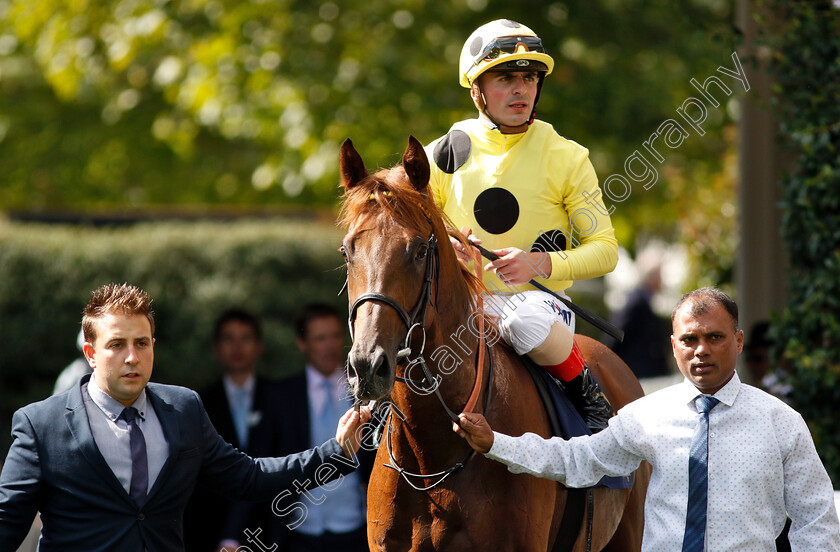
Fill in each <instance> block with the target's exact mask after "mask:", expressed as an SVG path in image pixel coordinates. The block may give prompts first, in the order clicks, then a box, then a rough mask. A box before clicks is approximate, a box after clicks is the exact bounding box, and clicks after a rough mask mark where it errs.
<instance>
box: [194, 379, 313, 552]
mask: <svg viewBox="0 0 840 552" xmlns="http://www.w3.org/2000/svg"><path fill="white" fill-rule="evenodd" d="M277 390H278V384H277V383H276V382H273V381H271V380H268V379H265V378H262V377H257V378H256V381H255V382H254V401H253V405H252V412H254V414H255V419H254V420H253V423H252V424H251V425H250V428H249V433H248V446H247V447H242V444H241V443H240V442H239V436H238V435H237V433H236V427H235V426H234V423H233V416H232V415H231V410H230V403H229V402H228V398H227V393H226V392H225V385H224V381H223V380H221V379H219V380H218V381H216V382H214V383H213V384H212V385H210V386H209V387H207V388H206V389H204V390H202V391H200V392H199V395H200V396H201V400H202V402H203V403H204V408H205V410H206V411H207V415H208V416H209V418H210V421H211V422H212V423H213V426H214V427H215V428H216V431H218V432H219V435H221V437H222V439H224V440H225V441H227V442H228V443H230V444H231V445H233V446H234V447H236V448H237V449H239V450H241V451H243V452H245V453H246V454H248V455H249V456H252V457H268V456H284V453H283V452H282V451H283V450H284V449H283V448H282V447H281V443H282V441H283V435H282V433H281V431H280V428H281V426H280V421H281V419H282V418H283V416H284V415H285V413H284V411H283V407H282V405H283V403H282V401H280V400H279V398H278V396H277V394H278V393H277ZM307 448H309V447H303V448H302V449H301V450H306V449H307ZM283 525H284V521H283V520H282V519H281V518H279V517H278V516H276V515H273V514H272V512H271V503H270V502H269V501H266V502H261V503H236V502H235V501H231V500H228V499H225V498H221V497H220V496H219V495H218V494H216V493H214V492H213V491H212V490H211V489H207V488H205V487H203V486H201V485H199V486H197V487H196V489H195V491H194V492H193V495H192V497H191V498H190V501H189V502H188V504H187V508H186V510H185V512H184V542H185V544H186V548H187V550H188V551H190V552H193V551H195V552H208V551H213V550H215V549H216V548H217V546H218V544H219V542H220V541H221V540H222V539H234V540H237V541H239V542H243V543H244V539H245V537H244V535H243V531H244V530H245V529H246V528H250V529H255V528H257V527H259V528H261V529H263V532H264V534H263V536H261V537H260V540H262V541H263V542H265V543H267V544H269V545H270V544H271V543H272V542H273V541H276V540H277V539H278V538H282V537H281V535H282V534H283V529H282V526H283Z"/></svg>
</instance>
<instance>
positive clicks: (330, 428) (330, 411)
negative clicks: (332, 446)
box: [315, 379, 338, 445]
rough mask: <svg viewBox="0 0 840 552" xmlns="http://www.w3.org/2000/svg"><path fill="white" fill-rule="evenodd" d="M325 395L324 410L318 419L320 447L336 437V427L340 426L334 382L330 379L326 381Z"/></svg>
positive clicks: (318, 442)
mask: <svg viewBox="0 0 840 552" xmlns="http://www.w3.org/2000/svg"><path fill="white" fill-rule="evenodd" d="M323 385H324V395H325V397H326V400H325V402H324V409H323V410H322V411H321V415H320V416H319V417H318V433H319V434H320V435H318V440H317V442H316V443H315V444H316V445H320V444H321V443H323V442H324V441H327V440H329V439H331V438H333V437H335V430H336V426H337V425H338V416H337V415H336V408H335V399H334V398H333V387H332V382H331V381H330V380H328V379H325V380H324V384H323Z"/></svg>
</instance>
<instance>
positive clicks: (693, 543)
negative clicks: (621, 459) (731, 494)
mask: <svg viewBox="0 0 840 552" xmlns="http://www.w3.org/2000/svg"><path fill="white" fill-rule="evenodd" d="M719 402H720V401H719V400H718V399H716V398H714V397H712V396H711V395H700V396H699V397H697V398H696V399H694V405H695V406H696V407H697V412H698V413H699V414H700V419H699V420H698V421H697V427H695V428H694V436H693V437H692V439H691V453H690V456H689V458H688V508H687V509H686V514H685V536H684V537H683V547H682V552H703V550H704V547H705V543H706V509H707V505H708V491H709V411H710V410H712V409H713V408H714V407H715V406H716V405H717V404H718V403H719Z"/></svg>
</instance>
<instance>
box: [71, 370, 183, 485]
mask: <svg viewBox="0 0 840 552" xmlns="http://www.w3.org/2000/svg"><path fill="white" fill-rule="evenodd" d="M94 374H95V373H94ZM82 399H83V400H84V403H85V411H86V412H87V415H88V420H89V422H90V430H91V432H92V433H93V440H94V442H96V447H97V448H98V449H99V452H100V453H101V454H102V457H103V458H104V459H105V462H106V463H107V464H108V466H109V467H110V468H111V471H112V472H114V475H115V476H116V477H117V479H118V480H119V482H120V484H121V485H122V486H123V488H124V489H125V491H126V492H129V489H130V487H131V443H130V441H129V436H128V422H126V421H125V420H123V419H122V418H120V414H122V411H123V410H124V409H125V407H124V406H123V405H122V404H121V403H120V402H119V401H118V400H117V399H115V398H113V397H111V396H110V395H108V394H107V393H105V392H104V391H103V390H102V389H100V387H99V385H97V383H96V376H95V375H94V376H91V378H90V381H89V382H88V383H87V385H86V386H85V388H84V389H82ZM131 406H133V407H134V408H136V409H137V411H138V412H139V413H140V418H138V419H137V423H138V425H139V427H140V431H142V432H143V437H144V439H145V440H146V461H147V465H148V469H149V486H148V488H147V489H146V492H147V493H148V492H149V491H150V490H151V489H152V486H153V485H154V483H155V481H156V480H157V477H158V475H159V474H160V470H161V469H162V468H163V464H164V463H166V459H167V458H169V443H167V442H166V437H165V436H164V435H163V428H162V427H161V425H160V420H158V417H157V415H156V414H155V409H154V408H152V405H151V404H150V403H149V401H148V400H147V399H146V390H145V389H144V390H143V392H142V393H140V396H139V397H137V399H136V400H135V401H134V402H133V403H132V404H131Z"/></svg>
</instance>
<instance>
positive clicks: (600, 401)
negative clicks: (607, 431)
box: [563, 365, 614, 433]
mask: <svg viewBox="0 0 840 552" xmlns="http://www.w3.org/2000/svg"><path fill="white" fill-rule="evenodd" d="M563 386H564V389H565V391H566V396H567V397H569V400H570V401H571V403H572V404H573V405H574V407H575V408H576V409H577V411H578V412H579V413H580V415H581V417H583V421H584V422H586V425H587V426H588V427H589V429H590V431H592V433H598V432H599V431H601V430H602V429H604V428H605V427H607V421H608V420H609V419H610V418H611V417H612V416H613V414H614V412H613V409H612V406H611V405H610V401H608V400H607V397H606V395H604V392H603V391H601V386H599V385H598V382H597V381H595V378H594V377H592V372H590V371H589V367H588V366H586V365H584V367H583V370H582V371H581V373H580V374H578V375H577V376H575V377H574V378H573V379H572V380H571V381H569V382H566V383H564V384H563Z"/></svg>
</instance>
